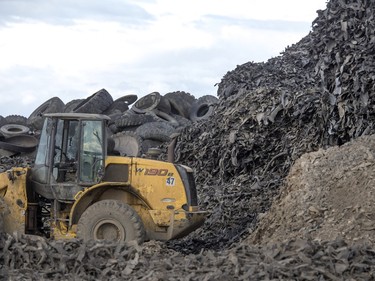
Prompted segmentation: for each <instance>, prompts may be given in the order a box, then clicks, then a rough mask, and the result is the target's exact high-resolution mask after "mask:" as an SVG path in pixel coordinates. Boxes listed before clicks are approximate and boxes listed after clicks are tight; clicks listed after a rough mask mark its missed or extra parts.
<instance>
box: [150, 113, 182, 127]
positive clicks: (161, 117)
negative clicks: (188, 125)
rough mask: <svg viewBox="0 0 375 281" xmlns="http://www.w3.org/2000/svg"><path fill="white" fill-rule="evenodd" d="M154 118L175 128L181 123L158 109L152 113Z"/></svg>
mask: <svg viewBox="0 0 375 281" xmlns="http://www.w3.org/2000/svg"><path fill="white" fill-rule="evenodd" d="M150 114H151V115H152V116H154V117H155V121H161V122H167V123H169V124H170V125H171V126H173V127H178V126H179V123H178V122H177V120H176V119H175V118H174V117H173V116H172V115H170V114H168V113H165V112H163V111H160V110H158V109H154V110H153V111H151V112H150Z"/></svg>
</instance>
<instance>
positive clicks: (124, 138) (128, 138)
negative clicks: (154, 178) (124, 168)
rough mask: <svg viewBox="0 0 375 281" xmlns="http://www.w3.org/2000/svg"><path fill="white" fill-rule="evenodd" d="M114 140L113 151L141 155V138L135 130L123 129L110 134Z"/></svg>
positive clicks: (121, 153) (124, 154)
mask: <svg viewBox="0 0 375 281" xmlns="http://www.w3.org/2000/svg"><path fill="white" fill-rule="evenodd" d="M111 138H112V139H113V140H114V142H115V147H114V151H115V152H118V153H120V155H122V156H141V153H142V138H141V137H140V136H139V135H138V134H137V133H135V132H128V131H123V132H120V133H117V134H114V135H112V136H111Z"/></svg>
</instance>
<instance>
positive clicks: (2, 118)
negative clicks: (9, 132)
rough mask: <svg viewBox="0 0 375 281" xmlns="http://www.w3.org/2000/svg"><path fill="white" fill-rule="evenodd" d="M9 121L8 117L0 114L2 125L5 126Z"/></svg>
mask: <svg viewBox="0 0 375 281" xmlns="http://www.w3.org/2000/svg"><path fill="white" fill-rule="evenodd" d="M6 123H7V121H6V119H5V117H4V116H2V115H0V126H3V125H5V124H6Z"/></svg>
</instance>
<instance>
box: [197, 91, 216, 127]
mask: <svg viewBox="0 0 375 281" xmlns="http://www.w3.org/2000/svg"><path fill="white" fill-rule="evenodd" d="M218 102H219V100H218V98H216V97H215V96H211V95H206V96H202V97H200V98H198V99H197V100H196V101H195V102H194V103H193V104H192V106H191V110H190V120H191V121H193V122H196V121H201V120H205V119H208V118H209V117H210V116H211V115H212V114H213V113H214V105H215V104H217V103H218Z"/></svg>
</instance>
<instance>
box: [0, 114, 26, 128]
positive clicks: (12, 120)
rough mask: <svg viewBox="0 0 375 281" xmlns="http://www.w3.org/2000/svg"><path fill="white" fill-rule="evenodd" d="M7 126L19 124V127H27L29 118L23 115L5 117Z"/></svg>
mask: <svg viewBox="0 0 375 281" xmlns="http://www.w3.org/2000/svg"><path fill="white" fill-rule="evenodd" d="M5 124H17V125H23V126H26V125H27V118H26V117H25V116H22V115H8V116H6V117H5Z"/></svg>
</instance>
